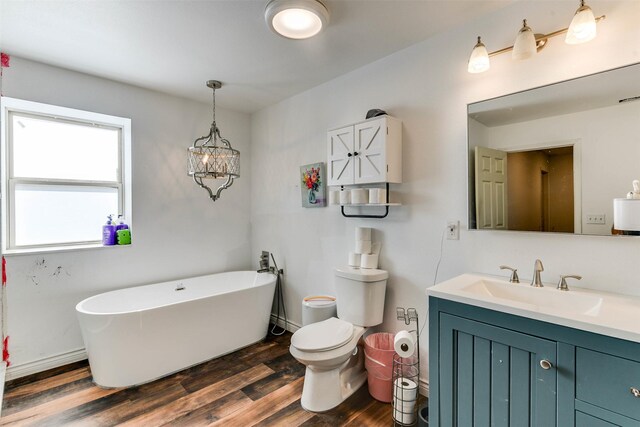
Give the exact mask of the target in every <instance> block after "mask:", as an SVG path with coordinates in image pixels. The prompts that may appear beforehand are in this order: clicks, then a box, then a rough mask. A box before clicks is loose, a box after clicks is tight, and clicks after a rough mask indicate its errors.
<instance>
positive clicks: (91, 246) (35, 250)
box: [2, 243, 131, 256]
mask: <svg viewBox="0 0 640 427" xmlns="http://www.w3.org/2000/svg"><path fill="white" fill-rule="evenodd" d="M127 247H131V244H129V245H112V246H104V245H102V244H100V243H92V244H87V245H74V246H47V247H42V248H24V249H8V250H5V251H3V252H2V255H4V256H13V255H39V254H48V253H59V252H73V251H84V250H87V249H111V248H127Z"/></svg>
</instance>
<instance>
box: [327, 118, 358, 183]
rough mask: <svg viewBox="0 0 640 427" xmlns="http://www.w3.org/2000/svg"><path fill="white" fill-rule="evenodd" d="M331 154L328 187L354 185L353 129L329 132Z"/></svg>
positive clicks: (329, 154)
mask: <svg viewBox="0 0 640 427" xmlns="http://www.w3.org/2000/svg"><path fill="white" fill-rule="evenodd" d="M328 139H329V144H328V147H329V153H328V155H327V159H328V165H327V177H328V182H327V184H328V185H348V184H353V173H354V161H353V159H354V158H353V156H349V154H353V151H354V150H353V127H352V126H349V127H346V128H343V129H337V130H334V131H331V132H329V134H328Z"/></svg>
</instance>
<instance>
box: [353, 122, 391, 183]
mask: <svg viewBox="0 0 640 427" xmlns="http://www.w3.org/2000/svg"><path fill="white" fill-rule="evenodd" d="M386 135H387V125H386V120H385V119H384V118H382V119H379V120H373V121H367V122H365V123H360V124H357V125H355V136H354V137H355V152H357V153H358V155H357V156H355V183H356V184H359V183H370V182H384V181H385V180H386V172H387V159H386V151H385V142H386Z"/></svg>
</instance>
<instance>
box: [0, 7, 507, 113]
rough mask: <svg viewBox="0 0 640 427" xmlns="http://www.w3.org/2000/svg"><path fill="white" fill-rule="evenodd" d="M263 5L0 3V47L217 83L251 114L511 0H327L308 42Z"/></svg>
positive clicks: (188, 89)
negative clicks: (267, 18)
mask: <svg viewBox="0 0 640 427" xmlns="http://www.w3.org/2000/svg"><path fill="white" fill-rule="evenodd" d="M266 3H267V0H208V1H206V0H173V1H166V0H101V1H87V0H0V8H2V9H1V10H0V29H1V31H2V34H1V36H2V50H3V51H4V52H6V53H9V54H10V55H15V56H19V57H22V58H26V59H30V60H34V61H40V62H44V63H48V64H52V65H55V66H59V67H64V68H68V69H71V70H75V71H80V72H84V73H88V74H93V75H97V76H100V77H104V78H108V79H112V80H116V81H120V82H124V83H129V84H133V85H137V86H141V87H145V88H149V89H154V90H158V91H161V92H165V93H169V94H173V95H178V96H184V97H187V98H191V99H196V100H199V101H202V102H210V98H211V92H210V89H208V88H207V87H206V86H205V81H206V80H209V79H217V80H221V81H222V82H223V84H224V86H223V88H222V89H221V90H220V91H218V92H217V94H216V98H217V101H218V104H219V105H221V106H223V107H226V108H229V109H233V110H237V111H242V112H247V113H251V112H254V111H257V110H259V109H261V108H263V107H265V106H268V105H272V104H274V103H277V102H278V101H280V100H283V99H286V98H288V97H290V96H292V95H295V94H296V93H300V92H302V91H304V90H306V89H309V88H311V87H314V86H317V85H319V84H321V83H323V82H326V81H329V80H331V79H333V78H335V77H337V76H339V75H342V74H345V73H347V72H349V71H351V70H354V69H356V68H359V67H362V66H363V65H366V64H368V63H370V62H373V61H375V60H377V59H380V58H382V57H385V56H387V55H389V54H391V53H393V52H395V51H398V50H400V49H403V48H405V47H408V46H410V45H412V44H415V43H417V42H420V41H422V40H424V39H426V38H428V37H430V36H432V35H434V34H436V33H438V32H442V31H445V30H447V29H450V28H452V27H455V26H459V25H461V24H463V23H464V22H467V21H470V20H473V19H476V18H478V17H480V16H482V15H484V14H487V13H489V12H492V11H494V10H497V9H499V8H501V7H504V6H506V5H508V4H509V3H511V0H486V1H485V0H455V1H454V0H327V1H326V5H327V7H328V9H329V11H330V14H331V18H330V22H329V25H328V27H327V28H326V29H325V31H323V32H322V33H320V34H319V35H318V36H316V37H314V38H311V39H308V40H288V39H285V38H282V37H279V36H277V35H275V34H273V33H271V32H270V30H269V29H268V28H267V26H266V24H265V22H264V8H265V6H266ZM469 43H470V46H471V44H472V43H471V41H470V42H469ZM470 48H471V47H470Z"/></svg>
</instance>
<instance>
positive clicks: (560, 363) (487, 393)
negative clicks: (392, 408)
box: [429, 296, 640, 427]
mask: <svg viewBox="0 0 640 427" xmlns="http://www.w3.org/2000/svg"><path fill="white" fill-rule="evenodd" d="M429 378H430V381H429V421H430V425H431V426H442V427H453V426H513V427H515V426H534V427H551V426H559V427H570V426H576V427H604V426H624V427H627V426H636V427H638V426H640V344H639V343H636V342H631V341H626V340H622V339H617V338H612V337H608V336H604V335H599V334H595V333H591V332H586V331H583V330H578V329H573V328H569V327H565V326H558V325H556V324H552V323H547V322H543V321H539V320H534V319H529V318H526V317H521V316H516V315H511V314H507V313H503V312H500V311H494V310H490V309H486V308H481V307H477V306H473V305H468V304H463V303H459V302H454V301H450V300H446V299H442V298H436V297H433V296H430V297H429Z"/></svg>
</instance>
